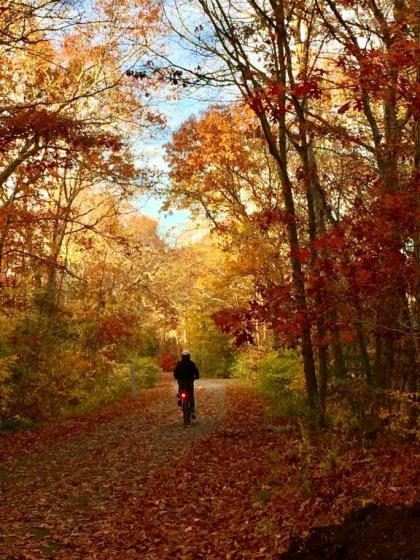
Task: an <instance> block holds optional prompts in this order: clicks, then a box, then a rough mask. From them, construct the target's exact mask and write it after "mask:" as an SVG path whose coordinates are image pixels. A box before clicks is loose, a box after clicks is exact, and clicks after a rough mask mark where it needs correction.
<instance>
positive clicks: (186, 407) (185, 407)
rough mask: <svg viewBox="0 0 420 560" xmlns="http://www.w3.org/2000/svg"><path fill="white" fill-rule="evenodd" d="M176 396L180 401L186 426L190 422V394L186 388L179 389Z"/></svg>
mask: <svg viewBox="0 0 420 560" xmlns="http://www.w3.org/2000/svg"><path fill="white" fill-rule="evenodd" d="M178 398H179V401H180V403H181V409H182V417H183V420H184V425H185V426H188V425H189V424H191V413H192V408H191V399H190V395H189V393H188V391H187V390H186V389H180V391H179V393H178Z"/></svg>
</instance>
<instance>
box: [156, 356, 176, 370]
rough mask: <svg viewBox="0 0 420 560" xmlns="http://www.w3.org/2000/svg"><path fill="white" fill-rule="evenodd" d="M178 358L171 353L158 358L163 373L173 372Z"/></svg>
mask: <svg viewBox="0 0 420 560" xmlns="http://www.w3.org/2000/svg"><path fill="white" fill-rule="evenodd" d="M177 361H178V358H177V357H176V355H175V354H173V353H172V352H165V354H161V355H160V356H159V367H160V368H161V369H162V370H163V371H173V370H174V369H175V366H176V364H177Z"/></svg>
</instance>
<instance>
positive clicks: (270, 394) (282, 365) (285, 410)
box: [232, 347, 309, 418]
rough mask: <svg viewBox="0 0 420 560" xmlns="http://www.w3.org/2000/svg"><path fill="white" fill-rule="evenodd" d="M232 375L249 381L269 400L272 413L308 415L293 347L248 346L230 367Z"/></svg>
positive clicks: (298, 364) (301, 375)
mask: <svg viewBox="0 0 420 560" xmlns="http://www.w3.org/2000/svg"><path fill="white" fill-rule="evenodd" d="M232 373H233V375H234V376H235V377H239V378H242V379H249V380H251V381H253V382H254V383H255V385H256V387H257V389H258V390H259V392H260V393H261V394H262V395H263V396H264V397H265V398H266V399H267V401H268V402H269V412H270V414H271V415H273V416H285V417H288V418H302V417H305V416H307V415H308V413H309V411H308V406H307V404H306V398H305V393H304V391H303V368H302V362H301V359H300V357H299V355H298V354H297V353H296V352H294V351H293V350H272V351H270V352H268V353H267V350H266V349H259V348H256V347H251V348H248V349H247V350H246V351H244V352H242V353H241V355H240V356H239V357H238V359H237V361H236V363H235V365H234V366H233V368H232Z"/></svg>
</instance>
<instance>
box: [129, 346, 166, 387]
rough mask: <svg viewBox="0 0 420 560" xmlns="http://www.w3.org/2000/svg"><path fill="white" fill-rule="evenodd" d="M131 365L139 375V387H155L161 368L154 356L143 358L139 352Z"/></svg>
mask: <svg viewBox="0 0 420 560" xmlns="http://www.w3.org/2000/svg"><path fill="white" fill-rule="evenodd" d="M131 366H132V367H133V368H134V371H135V373H136V375H137V383H138V386H139V387H153V385H154V384H155V383H156V379H157V376H158V374H159V373H161V371H162V370H161V368H160V367H159V366H158V365H157V363H156V362H155V361H154V360H153V359H152V358H143V357H141V356H138V355H137V354H136V355H135V356H133V358H132V360H131Z"/></svg>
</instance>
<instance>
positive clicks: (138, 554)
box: [0, 377, 418, 560]
mask: <svg viewBox="0 0 420 560" xmlns="http://www.w3.org/2000/svg"><path fill="white" fill-rule="evenodd" d="M197 402H198V412H199V419H198V422H197V423H196V424H195V425H193V426H191V427H187V428H184V427H183V426H182V424H181V414H180V411H179V409H178V408H177V406H176V400H175V388H174V384H173V382H172V381H171V380H170V378H169V377H166V378H164V379H163V380H162V381H161V382H160V384H159V386H158V387H157V388H155V389H151V390H147V391H144V392H142V395H141V398H140V400H139V401H138V402H136V403H133V402H132V401H130V399H125V400H123V401H121V403H117V404H115V405H112V406H110V407H107V408H106V409H104V410H102V411H100V412H97V413H92V414H90V415H87V416H86V417H84V418H81V419H76V420H69V421H63V422H60V423H59V424H57V425H47V426H44V427H43V428H41V429H39V430H35V431H32V432H25V433H19V434H18V433H16V434H11V435H10V436H7V437H4V438H2V439H0V457H1V459H0V460H1V465H2V467H1V469H0V490H1V500H0V528H1V529H0V559H1V560H25V559H31V560H35V559H37V560H41V559H47V558H54V559H65V560H90V559H92V560H94V559H95V560H99V559H100V560H111V559H119V560H126V559H127V560H129V559H136V560H246V559H252V560H257V559H261V560H279V559H280V558H282V554H283V553H284V552H285V551H286V550H287V548H288V546H289V544H290V542H291V540H293V538H296V537H299V536H305V535H307V534H308V533H309V529H310V528H311V526H313V525H328V524H331V523H339V522H340V521H341V520H342V519H343V517H344V515H345V514H346V513H348V511H349V510H350V509H351V508H352V507H353V506H355V504H358V503H360V502H362V503H363V501H366V500H367V501H379V502H380V503H384V504H389V505H390V504H394V503H401V504H404V503H409V502H411V503H412V502H413V501H414V500H415V497H416V491H417V489H418V485H417V481H416V478H415V476H416V455H415V450H413V448H412V447H410V446H400V447H399V448H398V449H394V448H392V449H388V448H384V449H376V450H375V449H370V450H357V452H352V451H349V452H348V453H347V454H344V455H343V457H342V458H340V464H339V465H338V466H335V467H333V468H332V467H329V466H325V465H324V462H323V461H324V460H323V454H322V450H320V449H316V448H314V449H313V450H312V451H311V453H312V455H313V456H315V455H316V454H318V455H319V460H318V459H317V460H314V459H311V462H308V455H307V450H306V451H305V449H304V448H303V447H302V446H303V443H302V441H301V439H300V437H299V434H298V433H297V432H291V433H289V432H277V431H274V432H273V431H272V430H269V429H267V428H268V426H267V423H268V421H267V419H266V417H265V415H264V412H263V410H264V404H263V402H262V401H261V399H260V398H259V397H257V396H256V395H255V393H254V392H253V391H252V390H251V389H250V388H247V387H245V386H243V385H241V384H240V383H238V382H235V381H229V380H219V381H211V380H205V381H203V382H201V381H200V387H199V388H198V389H197ZM380 511H382V510H380ZM413 511H414V510H413ZM381 515H382V514H381ZM381 515H379V514H374V513H372V516H371V518H370V517H369V518H367V519H364V520H363V521H362V520H360V519H359V521H358V522H356V521H354V523H359V525H354V531H353V533H351V532H350V533H345V535H348V534H349V535H350V537H349V538H350V540H351V541H352V542H353V544H354V543H356V542H358V541H357V540H355V539H354V536H353V535H354V533H355V532H356V533H358V534H362V533H360V530H361V529H360V528H361V527H362V526H363V530H364V532H363V535H364V536H363V539H364V540H363V539H362V538H360V539H359V540H360V542H363V543H364V544H363V546H361V547H359V549H360V550H359V552H354V551H355V550H356V549H355V548H351V547H350V548H349V547H348V550H349V551H350V552H349V553H350V554H353V556H351V555H350V556H340V555H338V556H337V555H336V556H331V555H330V556H327V552H326V549H325V543H324V540H323V538H321V537H319V538H318V540H317V541H316V537H314V538H315V541H316V542H315V541H314V542H315V544H314V547H315V548H314V550H313V551H311V552H309V553H306V554H307V555H306V556H302V558H305V559H309V558H313V559H314V560H316V559H318V558H323V559H325V560H328V559H330V558H337V559H338V558H343V559H347V558H348V559H349V560H350V558H351V560H373V559H377V560H379V559H380V560H387V558H389V559H394V560H395V559H396V558H398V559H399V560H403V559H404V560H405V559H407V560H408V558H410V560H411V558H412V559H413V560H414V559H415V556H411V557H410V556H407V554H412V551H413V550H414V545H415V543H414V541H413V539H412V538H411V539H410V538H409V536H408V530H407V532H406V533H405V534H404V535H403V533H402V532H401V531H400V529H399V528H400V527H402V526H403V524H401V523H399V524H398V523H397V521H398V519H402V518H403V516H404V515H405V514H402V513H401V512H397V513H390V517H389V524H388V525H392V524H394V525H395V526H396V527H397V526H398V530H395V531H394V533H391V532H390V531H388V529H386V534H387V537H388V541H387V542H388V544H387V547H386V549H385V548H384V547H382V549H380V550H381V551H382V552H381V554H382V556H372V553H373V551H375V550H379V549H378V548H375V546H376V544H375V543H381V544H382V543H383V541H384V537H383V533H384V530H385V525H383V524H381V523H380V520H381ZM392 516H393V517H392ZM369 519H372V522H370V521H369ZM387 519H388V518H387ZM404 519H405V520H406V521H407V520H408V519H409V523H410V524H409V525H408V527H409V528H410V530H411V528H414V523H418V517H417V518H415V517H414V515H413V516H412V517H410V518H408V517H404ZM352 523H353V522H352ZM388 525H387V526H386V527H388ZM328 531H329V529H327V530H326V532H327V533H328ZM332 535H333V536H332V540H333V541H334V542H335V541H337V542H338V543H339V546H341V544H340V543H342V542H344V541H346V539H347V540H348V538H347V536H342V533H341V532H340V529H333V530H332ZM343 535H344V533H343ZM370 541H371V543H372V544H371V546H367V544H366V543H368V542H370ZM310 542H312V541H310ZM346 542H347V541H346ZM401 543H402V544H401ZM308 546H311V545H310V543H309V545H308ZM352 546H353V545H352ZM323 547H324V548H323ZM295 548H296V547H295ZM315 549H316V551H315ZM385 550H386V551H387V552H384V551H385ZM359 553H360V555H359V556H356V555H354V554H359ZM388 553H389V554H394V556H392V555H391V556H386V554H388ZM337 554H342V552H337ZM363 554H364V555H363ZM384 554H385V555H384ZM395 554H406V556H404V555H402V556H395ZM285 558H287V559H289V557H288V556H286V557H285ZM290 558H301V556H290Z"/></svg>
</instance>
